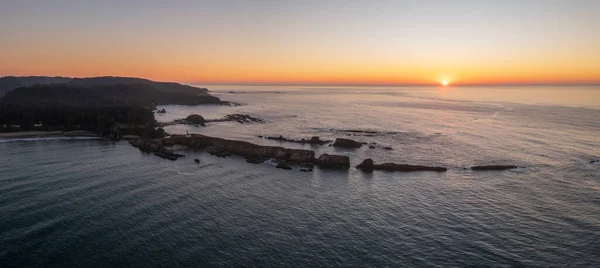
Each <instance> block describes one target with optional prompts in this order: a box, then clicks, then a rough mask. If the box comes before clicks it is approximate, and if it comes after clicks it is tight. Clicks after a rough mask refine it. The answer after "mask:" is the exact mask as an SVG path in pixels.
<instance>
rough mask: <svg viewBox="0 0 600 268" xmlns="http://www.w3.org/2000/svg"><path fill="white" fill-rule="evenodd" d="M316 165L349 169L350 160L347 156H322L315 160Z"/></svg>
mask: <svg viewBox="0 0 600 268" xmlns="http://www.w3.org/2000/svg"><path fill="white" fill-rule="evenodd" d="M315 164H317V165H318V166H320V167H331V168H338V167H339V168H349V167H350V158H349V157H347V156H345V155H329V154H322V155H321V156H319V158H317V159H316V160H315Z"/></svg>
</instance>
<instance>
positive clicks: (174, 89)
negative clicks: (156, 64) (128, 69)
mask: <svg viewBox="0 0 600 268" xmlns="http://www.w3.org/2000/svg"><path fill="white" fill-rule="evenodd" d="M49 84H71V85H75V86H83V87H97V86H112V85H136V84H139V85H147V86H151V87H153V88H154V89H156V90H158V91H163V92H169V93H179V94H190V95H208V89H206V88H198V87H193V86H187V85H182V84H179V83H175V82H157V81H152V80H148V79H143V78H135V77H118V76H100V77H88V78H71V77H60V76H57V77H50V76H5V77H2V78H0V96H3V95H5V94H6V93H8V92H9V91H12V90H15V89H17V88H20V87H29V86H33V85H49Z"/></svg>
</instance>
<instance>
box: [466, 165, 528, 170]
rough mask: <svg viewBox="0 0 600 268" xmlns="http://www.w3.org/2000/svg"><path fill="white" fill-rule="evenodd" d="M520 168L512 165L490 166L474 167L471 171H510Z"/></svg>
mask: <svg viewBox="0 0 600 268" xmlns="http://www.w3.org/2000/svg"><path fill="white" fill-rule="evenodd" d="M514 168H518V167H517V166H512V165H490V166H473V167H471V170H508V169H514Z"/></svg>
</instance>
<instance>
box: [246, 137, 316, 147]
mask: <svg viewBox="0 0 600 268" xmlns="http://www.w3.org/2000/svg"><path fill="white" fill-rule="evenodd" d="M258 137H259V138H263V139H268V140H276V141H286V142H294V143H302V144H307V143H309V144H315V145H322V144H325V143H327V141H323V140H321V139H319V137H312V138H311V139H310V140H307V139H304V138H302V139H299V140H295V139H290V138H285V137H283V136H281V135H279V136H260V135H259V136H258Z"/></svg>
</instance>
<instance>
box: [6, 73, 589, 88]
mask: <svg viewBox="0 0 600 268" xmlns="http://www.w3.org/2000/svg"><path fill="white" fill-rule="evenodd" d="M32 76H37V77H64V78H72V79H74V78H94V77H123V78H141V79H147V80H152V81H156V82H177V83H181V84H186V85H215V86H216V85H222V86H228V85H229V86H324V87H340V86H353V87H443V86H442V85H441V84H440V83H376V82H373V83H328V82H292V83H289V82H287V83H286V82H244V81H231V82H215V81H185V80H162V79H156V80H155V79H153V78H146V77H138V76H127V75H124V76H120V75H98V76H80V77H76V76H63V75H4V76H1V77H0V78H6V77H32ZM477 86H490V87H494V86H600V81H586V82H583V81H573V82H498V83H459V82H457V83H450V85H448V86H447V87H477Z"/></svg>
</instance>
